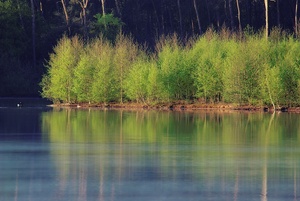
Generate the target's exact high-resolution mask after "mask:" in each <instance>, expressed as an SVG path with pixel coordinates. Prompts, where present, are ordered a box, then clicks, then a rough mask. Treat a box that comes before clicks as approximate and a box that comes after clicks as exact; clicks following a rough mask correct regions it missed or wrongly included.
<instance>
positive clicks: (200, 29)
mask: <svg viewBox="0 0 300 201" xmlns="http://www.w3.org/2000/svg"><path fill="white" fill-rule="evenodd" d="M193 3H194V8H195V13H196V18H197V23H198V28H199V34H202V28H201V23H200V18H199V13H198V8H197V2H196V0H193Z"/></svg>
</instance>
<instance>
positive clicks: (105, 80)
mask: <svg viewBox="0 0 300 201" xmlns="http://www.w3.org/2000/svg"><path fill="white" fill-rule="evenodd" d="M299 49H300V43H299V42H298V41H297V40H295V39H294V38H292V37H291V38H283V39H278V40H277V41H275V42H271V41H267V40H265V39H264V37H263V36H262V37H260V36H258V35H255V36H253V37H251V36H247V38H246V39H244V40H237V39H235V38H230V37H229V36H228V37H227V35H226V33H225V32H224V33H223V35H222V37H221V36H219V35H217V34H216V33H215V32H214V31H212V30H211V31H210V32H208V33H206V34H205V35H204V36H202V37H199V38H197V39H195V40H193V41H191V42H190V43H189V45H185V46H184V45H183V44H181V43H180V42H179V39H178V37H177V36H176V35H174V36H170V37H162V38H161V39H160V40H159V41H158V42H157V49H156V52H154V53H153V54H149V53H147V52H146V49H145V48H144V49H142V48H141V47H140V46H138V45H137V44H136V43H135V42H134V41H133V40H132V38H130V37H126V36H124V35H122V34H121V35H118V37H117V39H116V41H115V43H114V44H112V43H110V42H109V40H107V39H106V38H105V37H99V38H96V39H95V40H92V41H90V42H89V43H88V44H86V45H83V43H82V41H81V40H80V39H79V38H78V37H73V38H67V37H65V36H64V37H63V38H62V39H61V40H60V41H59V43H58V45H57V46H56V47H55V48H54V53H53V54H51V55H50V60H49V62H48V64H47V65H48V72H47V74H46V75H45V76H44V77H43V80H42V82H41V86H42V95H43V96H44V97H46V98H49V99H52V100H53V101H59V102H93V103H106V102H111V101H113V102H120V103H123V102H124V101H135V102H143V103H150V104H151V103H157V102H172V101H178V100H194V99H195V98H196V99H198V100H199V101H203V102H220V101H224V102H228V103H237V104H249V105H270V106H271V105H273V106H274V107H275V105H276V106H278V105H279V106H282V105H286V106H298V105H299V101H300V59H299V58H300V51H299Z"/></svg>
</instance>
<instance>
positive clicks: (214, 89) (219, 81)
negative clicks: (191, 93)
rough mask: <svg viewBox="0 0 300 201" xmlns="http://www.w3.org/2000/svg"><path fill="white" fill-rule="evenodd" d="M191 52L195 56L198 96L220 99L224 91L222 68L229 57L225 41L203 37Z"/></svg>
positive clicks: (194, 72) (195, 77) (204, 98)
mask: <svg viewBox="0 0 300 201" xmlns="http://www.w3.org/2000/svg"><path fill="white" fill-rule="evenodd" d="M191 52H192V55H193V57H194V59H193V60H194V61H193V62H194V66H195V69H194V71H193V78H194V85H195V87H196V88H197V91H196V97H197V98H200V99H203V100H204V101H205V102H206V101H208V100H210V101H212V102H214V101H220V98H221V94H222V92H223V77H222V72H223V71H224V69H222V68H224V66H223V64H224V63H225V60H226V58H227V56H226V49H224V43H223V42H222V41H220V40H218V39H216V38H215V37H214V38H211V39H210V40H208V39H207V38H205V37H203V38H201V39H200V40H198V41H196V44H195V45H194V48H193V49H192V51H191Z"/></svg>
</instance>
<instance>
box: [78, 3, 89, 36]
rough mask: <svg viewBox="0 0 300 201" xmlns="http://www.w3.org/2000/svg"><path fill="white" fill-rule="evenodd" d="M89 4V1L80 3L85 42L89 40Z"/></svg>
mask: <svg viewBox="0 0 300 201" xmlns="http://www.w3.org/2000/svg"><path fill="white" fill-rule="evenodd" d="M88 3H89V0H81V1H79V4H80V6H81V9H82V22H83V37H84V40H85V41H86V40H87V36H88V35H87V20H86V8H87V5H88Z"/></svg>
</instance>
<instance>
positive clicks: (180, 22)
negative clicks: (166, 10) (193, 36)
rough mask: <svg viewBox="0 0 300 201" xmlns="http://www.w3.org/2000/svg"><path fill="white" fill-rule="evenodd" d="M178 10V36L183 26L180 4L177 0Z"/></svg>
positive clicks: (181, 32)
mask: <svg viewBox="0 0 300 201" xmlns="http://www.w3.org/2000/svg"><path fill="white" fill-rule="evenodd" d="M177 6H178V12H179V24H180V36H181V37H182V36H183V27H182V15H181V6H180V0H177Z"/></svg>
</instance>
